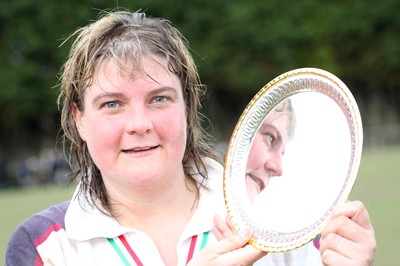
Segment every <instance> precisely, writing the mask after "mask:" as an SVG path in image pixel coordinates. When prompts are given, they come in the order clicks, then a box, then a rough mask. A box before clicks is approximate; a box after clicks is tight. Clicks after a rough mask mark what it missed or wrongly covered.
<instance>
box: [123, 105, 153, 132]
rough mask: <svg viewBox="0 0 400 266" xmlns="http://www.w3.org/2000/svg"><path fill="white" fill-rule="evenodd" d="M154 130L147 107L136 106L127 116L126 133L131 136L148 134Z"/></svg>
mask: <svg viewBox="0 0 400 266" xmlns="http://www.w3.org/2000/svg"><path fill="white" fill-rule="evenodd" d="M152 128H153V122H152V119H151V115H150V113H149V110H147V108H146V107H145V106H135V107H132V108H130V109H129V111H128V112H127V115H126V131H127V132H128V133H129V134H146V133H148V132H150V131H151V130H152Z"/></svg>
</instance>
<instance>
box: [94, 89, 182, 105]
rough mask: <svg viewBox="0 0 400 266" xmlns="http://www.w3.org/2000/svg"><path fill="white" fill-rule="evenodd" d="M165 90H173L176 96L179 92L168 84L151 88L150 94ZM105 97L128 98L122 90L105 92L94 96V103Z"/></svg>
mask: <svg viewBox="0 0 400 266" xmlns="http://www.w3.org/2000/svg"><path fill="white" fill-rule="evenodd" d="M163 92H171V93H173V94H174V96H176V95H177V94H178V92H177V90H176V89H175V88H173V87H169V86H166V87H161V88H157V89H154V90H151V91H150V92H149V93H148V95H150V96H153V95H157V94H159V93H163ZM104 98H126V96H125V95H124V93H121V92H105V93H102V94H99V95H97V96H96V97H94V99H93V100H92V104H93V105H96V104H97V103H98V102H99V101H101V100H102V99H104Z"/></svg>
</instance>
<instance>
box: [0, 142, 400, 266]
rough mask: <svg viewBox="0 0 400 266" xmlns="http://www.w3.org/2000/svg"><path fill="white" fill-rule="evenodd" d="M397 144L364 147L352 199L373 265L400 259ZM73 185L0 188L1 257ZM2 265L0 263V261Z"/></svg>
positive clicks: (65, 196)
mask: <svg viewBox="0 0 400 266" xmlns="http://www.w3.org/2000/svg"><path fill="white" fill-rule="evenodd" d="M399 173H400V146H398V147H393V148H385V149H374V150H365V151H364V152H363V158H362V160H361V165H360V170H359V174H358V177H357V181H356V183H355V185H354V188H353V191H352V193H351V195H350V198H351V199H352V200H355V199H359V200H362V201H363V202H364V203H365V205H366V206H367V208H368V211H369V214H370V217H371V220H372V223H373V225H374V228H375V235H376V239H377V244H378V249H377V256H376V261H375V265H377V266H386V265H397V264H398V262H399V261H400V251H399V244H398V240H397V239H398V237H399V236H400V207H399V205H400V191H399V190H400V174H399ZM72 190H73V188H68V189H67V188H60V187H39V188H30V189H23V190H3V191H0V208H1V210H2V215H1V217H0V259H1V258H4V251H5V248H6V245H7V241H8V239H9V237H10V235H11V233H12V231H13V230H14V228H15V227H16V226H17V225H18V224H19V223H20V222H21V221H22V220H24V219H26V218H27V217H28V216H29V215H31V214H33V213H35V212H37V211H39V210H42V209H44V208H46V207H48V206H50V205H52V204H56V203H58V202H61V201H64V200H66V199H69V198H70V197H71V195H72V192H73V191H72ZM0 264H1V262H0Z"/></svg>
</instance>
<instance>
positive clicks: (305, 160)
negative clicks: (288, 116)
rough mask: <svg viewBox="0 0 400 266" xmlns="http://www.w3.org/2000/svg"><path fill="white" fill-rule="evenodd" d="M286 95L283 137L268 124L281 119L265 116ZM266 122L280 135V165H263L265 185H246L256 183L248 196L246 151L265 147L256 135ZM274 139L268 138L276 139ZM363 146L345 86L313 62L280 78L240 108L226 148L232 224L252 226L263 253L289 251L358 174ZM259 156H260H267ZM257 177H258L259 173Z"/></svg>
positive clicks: (322, 220)
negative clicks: (288, 123)
mask: <svg viewBox="0 0 400 266" xmlns="http://www.w3.org/2000/svg"><path fill="white" fill-rule="evenodd" d="M285 101H290V103H291V106H292V110H293V114H294V117H295V123H293V129H292V130H291V131H293V132H292V133H291V134H288V133H287V134H286V135H285V132H284V130H281V129H282V128H284V127H283V126H282V125H281V126H279V125H278V124H277V125H273V123H274V121H276V122H278V120H279V119H277V118H275V120H274V119H270V118H271V117H270V116H273V115H275V110H276V108H280V105H282V102H285ZM265 123H270V124H272V125H271V126H275V128H276V129H279V130H277V132H278V133H282V134H281V135H282V139H283V142H284V144H285V145H284V146H285V148H284V153H283V152H282V153H281V152H280V153H279V154H281V155H282V156H281V157H279V156H278V157H279V158H278V159H276V161H275V167H276V165H277V163H276V162H278V161H279V163H281V168H282V169H283V170H282V171H279V170H278V168H274V167H272V166H271V169H272V170H271V169H269V166H268V167H267V166H266V167H265V169H267V168H268V169H269V170H270V172H271V173H273V174H271V177H269V178H268V181H266V182H265V184H267V185H265V188H264V187H263V186H262V185H260V183H257V182H255V183H253V184H252V185H253V186H255V187H256V188H261V189H259V190H261V191H258V193H257V195H256V196H254V195H252V194H251V193H253V192H249V191H250V190H248V187H247V188H246V185H247V186H248V185H249V184H248V182H249V181H246V179H247V178H248V177H246V173H247V174H249V173H248V167H250V166H249V165H250V163H249V164H248V161H249V162H250V160H248V159H249V158H251V157H249V152H250V150H252V151H253V149H252V147H253V148H254V146H252V145H261V146H257V147H258V148H264V146H263V145H262V144H259V143H258V142H257V141H255V136H256V134H258V133H260V132H262V133H264V131H265V129H264V128H263V127H262V125H265ZM280 131H282V132H280ZM273 134H274V133H273ZM288 135H290V137H289V136H288ZM285 136H288V137H287V138H286V137H285ZM275 137H277V136H275V135H273V136H270V137H269V138H268V140H269V141H272V140H276V138H275ZM253 142H254V143H257V144H253ZM268 145H271V143H268ZM267 147H268V146H267ZM271 147H272V146H271ZM271 147H269V148H268V149H271V150H272V148H271ZM361 149H362V125H361V118H360V114H359V111H358V107H357V104H356V102H355V100H354V98H353V96H352V95H351V93H350V91H349V90H348V89H347V87H346V86H345V84H343V83H342V82H341V81H340V80H339V79H338V78H336V77H335V76H333V75H332V74H330V73H328V72H326V71H323V70H319V69H313V68H306V69H298V70H294V71H290V72H287V73H285V74H283V75H281V76H279V77H278V78H276V79H274V80H273V81H271V82H270V83H268V84H267V85H266V86H265V87H264V88H262V89H261V90H260V92H259V93H257V95H256V96H255V97H254V98H253V99H252V101H251V102H250V103H249V105H248V106H247V107H246V109H245V110H244V112H243V114H242V116H241V117H240V119H239V121H238V123H237V125H236V127H235V130H234V132H233V134H232V137H231V140H230V143H229V146H228V151H227V154H226V158H225V170H224V192H225V201H226V207H227V211H228V214H229V216H230V218H231V220H232V223H233V225H234V226H235V228H236V229H237V230H241V229H243V228H250V229H251V230H252V232H253V239H252V244H253V245H254V246H255V247H257V248H259V249H262V250H265V251H270V252H280V251H287V250H291V249H294V248H297V247H299V246H302V245H304V244H306V243H307V242H309V241H310V240H312V239H313V238H314V237H315V236H316V235H318V234H319V233H320V231H321V230H322V228H323V226H324V225H325V224H326V222H327V220H328V219H329V217H330V215H331V213H332V211H333V210H334V209H335V208H336V207H337V206H338V205H339V204H341V203H343V202H344V201H345V200H346V199H347V196H348V194H349V193H350V190H351V188H352V186H353V183H354V180H355V178H356V175H357V171H358V166H359V161H360V157H361ZM277 150H278V148H277ZM275 155H276V154H275ZM257 156H259V155H258V154H257ZM265 156H266V157H265V158H263V157H259V158H258V159H259V161H261V160H264V161H265V162H266V161H267V160H269V159H270V158H272V155H271V157H269V156H270V155H268V156H267V155H265ZM271 160H272V159H271ZM265 165H267V163H265ZM258 175H259V179H261V176H262V175H261V174H258ZM248 176H249V175H248ZM254 176H257V175H256V174H254ZM252 178H253V179H257V178H254V177H253V176H252ZM253 179H252V180H253ZM250 183H251V181H250ZM255 184H259V187H257V185H255Z"/></svg>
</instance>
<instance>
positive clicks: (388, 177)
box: [350, 146, 400, 266]
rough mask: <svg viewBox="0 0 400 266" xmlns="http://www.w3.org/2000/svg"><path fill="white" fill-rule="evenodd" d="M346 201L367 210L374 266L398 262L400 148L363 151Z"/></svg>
mask: <svg viewBox="0 0 400 266" xmlns="http://www.w3.org/2000/svg"><path fill="white" fill-rule="evenodd" d="M350 199H360V200H362V201H363V202H364V204H365V205H366V206H367V209H368V212H369V215H370V218H371V220H372V224H373V226H374V229H375V236H376V240H377V254H376V260H375V265H377V266H381V265H382V266H386V265H398V263H399V261H400V250H399V247H400V245H399V241H398V238H399V236H400V206H399V205H400V147H399V146H397V147H391V148H386V149H375V150H365V151H364V153H363V157H362V160H361V165H360V170H359V173H358V176H357V180H356V183H355V185H354V188H353V191H352V193H351V194H350Z"/></svg>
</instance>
